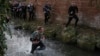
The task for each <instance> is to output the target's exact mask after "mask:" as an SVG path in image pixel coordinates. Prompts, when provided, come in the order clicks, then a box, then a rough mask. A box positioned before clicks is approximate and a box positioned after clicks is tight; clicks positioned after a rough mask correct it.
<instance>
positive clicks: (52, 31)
mask: <svg viewBox="0 0 100 56" xmlns="http://www.w3.org/2000/svg"><path fill="white" fill-rule="evenodd" d="M13 21H14V22H15V25H21V26H22V27H23V28H24V29H25V30H28V31H31V32H33V31H34V30H35V29H36V27H37V26H40V25H41V26H44V27H45V33H44V34H45V35H46V37H47V38H49V39H53V40H59V41H61V42H63V43H71V44H75V45H77V46H79V47H80V48H84V49H87V50H95V47H97V48H100V34H99V33H100V30H97V29H95V28H91V27H88V26H84V25H80V26H78V27H77V29H75V28H74V27H73V25H70V26H69V27H68V28H66V29H64V27H63V25H61V24H48V25H44V24H43V22H42V21H30V22H29V21H24V20H16V21H15V20H13Z"/></svg>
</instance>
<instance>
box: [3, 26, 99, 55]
mask: <svg viewBox="0 0 100 56" xmlns="http://www.w3.org/2000/svg"><path fill="white" fill-rule="evenodd" d="M9 28H10V29H11V33H12V38H11V37H10V35H9V34H8V33H7V32H5V35H6V38H7V40H6V42H7V46H8V49H7V51H6V54H5V56H100V54H99V52H87V51H83V50H81V49H79V48H77V47H74V46H69V45H66V46H65V45H64V44H61V43H59V42H58V41H52V40H45V41H44V43H45V45H46V49H45V50H41V51H35V53H34V54H33V55H32V54H30V50H31V42H30V41H29V38H30V35H29V34H27V33H25V32H24V31H23V30H15V29H14V26H13V25H9Z"/></svg>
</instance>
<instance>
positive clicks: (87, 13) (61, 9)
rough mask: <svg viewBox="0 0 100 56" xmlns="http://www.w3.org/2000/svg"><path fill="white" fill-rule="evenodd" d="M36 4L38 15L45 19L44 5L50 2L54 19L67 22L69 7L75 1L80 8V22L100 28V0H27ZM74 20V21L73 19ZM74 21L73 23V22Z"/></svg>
mask: <svg viewBox="0 0 100 56" xmlns="http://www.w3.org/2000/svg"><path fill="white" fill-rule="evenodd" d="M27 1H28V2H29V3H33V4H34V5H35V6H36V11H37V13H36V14H37V17H38V18H39V19H40V18H41V19H44V14H43V6H44V5H45V3H49V4H51V6H52V9H53V10H52V15H51V19H52V21H54V20H55V21H60V22H62V23H65V22H66V21H67V19H68V8H69V6H70V3H71V2H72V1H75V2H76V4H77V6H78V8H79V14H78V16H79V18H80V21H79V24H85V25H88V26H90V27H96V28H100V6H99V4H100V1H99V0H27ZM30 1H31V2H30ZM73 22H74V21H73ZM73 22H72V23H73Z"/></svg>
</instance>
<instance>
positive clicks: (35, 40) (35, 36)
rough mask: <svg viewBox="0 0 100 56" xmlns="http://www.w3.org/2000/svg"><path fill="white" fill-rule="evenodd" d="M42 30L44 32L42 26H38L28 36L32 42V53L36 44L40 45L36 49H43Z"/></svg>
mask: <svg viewBox="0 0 100 56" xmlns="http://www.w3.org/2000/svg"><path fill="white" fill-rule="evenodd" d="M43 32H44V28H43V27H41V26H38V27H37V30H36V31H34V32H33V33H32V36H31V38H30V41H31V42H32V49H31V53H32V54H33V53H34V51H35V50H36V48H37V47H38V46H40V48H39V49H38V50H44V49H45V45H44V44H43V43H42V40H44V39H45V37H44V35H43Z"/></svg>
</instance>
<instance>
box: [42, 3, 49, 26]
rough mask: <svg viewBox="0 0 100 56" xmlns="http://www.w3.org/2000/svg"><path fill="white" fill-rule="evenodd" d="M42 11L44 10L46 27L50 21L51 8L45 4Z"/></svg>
mask: <svg viewBox="0 0 100 56" xmlns="http://www.w3.org/2000/svg"><path fill="white" fill-rule="evenodd" d="M43 10H44V16H45V19H44V23H45V25H46V24H47V23H48V21H49V19H50V13H51V6H50V5H49V4H46V5H45V6H44V8H43Z"/></svg>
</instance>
